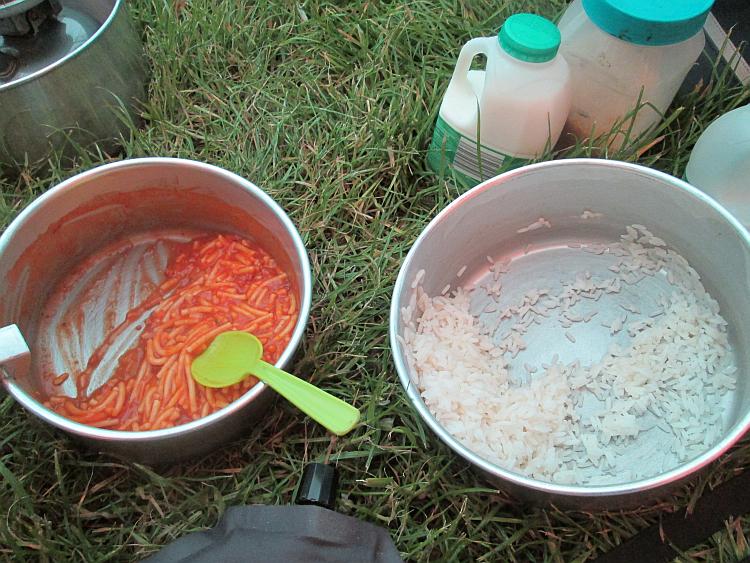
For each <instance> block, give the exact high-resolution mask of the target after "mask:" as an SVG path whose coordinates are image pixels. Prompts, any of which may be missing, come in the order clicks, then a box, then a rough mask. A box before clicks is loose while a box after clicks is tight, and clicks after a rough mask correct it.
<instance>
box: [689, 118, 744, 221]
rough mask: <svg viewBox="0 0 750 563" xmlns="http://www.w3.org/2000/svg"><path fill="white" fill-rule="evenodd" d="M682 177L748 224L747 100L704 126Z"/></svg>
mask: <svg viewBox="0 0 750 563" xmlns="http://www.w3.org/2000/svg"><path fill="white" fill-rule="evenodd" d="M685 178H686V179H687V181H688V182H690V183H691V184H692V185H694V186H695V187H696V188H698V189H700V190H702V191H704V192H705V193H707V194H708V195H710V196H711V197H713V198H714V199H715V200H716V201H718V202H719V203H721V204H722V205H723V206H724V207H726V208H727V210H728V211H729V212H730V213H732V214H733V215H734V216H735V217H736V218H737V219H738V220H739V221H740V223H742V224H743V225H745V226H746V227H748V228H750V104H748V105H746V106H743V107H739V108H737V109H734V110H732V111H730V112H729V113H725V114H724V115H722V116H721V117H719V118H718V119H716V120H715V121H713V122H712V123H711V124H710V125H709V126H708V127H707V128H706V130H705V131H704V132H703V134H702V135H701V136H700V137H699V138H698V142H697V143H695V147H694V148H693V152H692V153H690V160H689V161H688V165H687V168H686V169H685Z"/></svg>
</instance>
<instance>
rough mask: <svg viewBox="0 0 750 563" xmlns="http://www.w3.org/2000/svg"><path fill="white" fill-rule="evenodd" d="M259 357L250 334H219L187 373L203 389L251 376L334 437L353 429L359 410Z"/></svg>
mask: <svg viewBox="0 0 750 563" xmlns="http://www.w3.org/2000/svg"><path fill="white" fill-rule="evenodd" d="M262 356H263V344H262V343H261V341H260V340H258V339H257V338H256V337H255V336H253V335H252V334H249V333H247V332H240V331H228V332H223V333H221V334H220V335H218V336H217V337H216V338H215V339H214V341H213V342H211V344H209V346H208V348H206V351H205V352H203V353H202V354H201V355H200V356H198V357H197V358H195V359H194V360H193V364H192V366H191V370H190V371H191V372H192V374H193V379H195V380H196V381H197V382H198V383H200V384H201V385H205V386H206V387H228V386H229V385H234V384H235V383H239V382H240V381H242V380H243V379H245V378H246V377H247V376H248V375H254V376H255V377H257V378H258V379H260V380H261V381H262V382H263V383H265V384H267V385H268V386H269V387H271V388H272V389H274V390H275V391H276V392H277V393H278V394H279V395H281V396H282V397H284V398H286V399H287V400H288V401H289V402H290V403H292V404H293V405H294V406H296V407H297V408H298V409H300V410H301V411H302V412H304V413H305V414H307V415H308V416H309V417H310V418H312V419H313V420H315V421H317V422H319V423H320V424H322V425H323V426H325V427H326V428H327V429H328V430H330V431H331V432H333V433H334V434H336V435H338V436H343V435H344V434H346V433H347V432H349V431H350V430H351V429H352V428H354V427H355V426H356V424H357V422H358V421H359V411H358V410H357V409H355V408H354V407H353V406H351V405H349V404H347V403H345V402H344V401H342V400H341V399H338V398H336V397H334V396H333V395H331V394H330V393H326V392H325V391H323V390H322V389H318V388H317V387H315V386H314V385H311V384H310V383H308V382H307V381H303V380H302V379H300V378H298V377H295V376H293V375H292V374H290V373H287V372H285V371H283V370H280V369H279V368H277V367H276V366H273V365H271V364H269V363H267V362H264V361H263V360H261V357H262Z"/></svg>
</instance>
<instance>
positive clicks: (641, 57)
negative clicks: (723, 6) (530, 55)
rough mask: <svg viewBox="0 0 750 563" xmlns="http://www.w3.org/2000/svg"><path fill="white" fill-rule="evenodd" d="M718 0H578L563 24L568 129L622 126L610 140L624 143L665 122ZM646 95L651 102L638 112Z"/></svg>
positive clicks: (581, 134) (595, 131) (582, 132)
mask: <svg viewBox="0 0 750 563" xmlns="http://www.w3.org/2000/svg"><path fill="white" fill-rule="evenodd" d="M712 4H713V0H574V1H573V2H572V3H571V4H570V6H568V9H567V10H566V11H565V13H564V14H563V16H562V18H560V22H559V24H558V26H559V28H560V33H561V35H562V45H561V47H560V51H561V52H562V54H563V55H564V56H565V60H567V61H568V64H569V65H570V72H571V76H572V80H573V102H572V106H571V110H570V115H569V116H568V121H567V123H566V127H565V133H566V134H567V133H572V134H573V135H575V136H577V137H578V138H585V137H589V136H592V137H593V136H598V135H600V134H603V133H609V132H610V131H612V130H613V128H614V127H615V125H618V126H619V128H618V131H617V132H616V133H615V134H614V135H613V136H612V137H611V138H610V142H611V144H612V145H614V146H620V145H622V144H623V142H624V141H626V140H633V139H634V138H636V137H637V136H638V135H639V134H641V133H643V132H644V131H646V130H647V129H649V128H650V127H652V126H653V125H655V124H656V123H658V122H659V121H660V120H661V118H662V115H663V114H664V112H665V111H666V109H667V108H668V107H669V105H670V104H671V103H672V100H673V99H674V96H675V94H676V93H677V91H678V89H679V87H680V84H682V81H683V80H684V79H685V76H686V75H687V73H688V71H689V70H690V68H691V66H692V65H693V64H694V63H695V61H696V59H697V58H698V56H699V55H700V53H701V50H702V49H703V46H704V44H705V37H704V34H703V31H702V27H703V24H704V23H705V21H706V16H707V15H708V12H709V10H710V9H711V6H712ZM639 100H640V103H642V104H644V103H648V105H645V106H641V107H640V109H639V111H638V112H637V114H635V116H633V115H632V114H631V112H633V110H635V109H636V108H637V107H638V105H639ZM629 114H631V115H630V116H629ZM633 117H634V119H633Z"/></svg>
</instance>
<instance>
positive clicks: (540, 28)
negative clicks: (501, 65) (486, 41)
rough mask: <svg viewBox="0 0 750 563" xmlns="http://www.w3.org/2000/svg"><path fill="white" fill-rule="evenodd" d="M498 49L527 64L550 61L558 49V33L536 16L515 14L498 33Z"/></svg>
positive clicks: (547, 22) (549, 24)
mask: <svg viewBox="0 0 750 563" xmlns="http://www.w3.org/2000/svg"><path fill="white" fill-rule="evenodd" d="M498 41H499V42H500V47H502V48H503V50H504V51H505V52H506V53H508V54H509V55H510V56H511V57H513V58H515V59H518V60H521V61H526V62H529V63H544V62H547V61H551V60H552V59H554V58H555V55H557V49H558V48H559V47H560V31H559V30H558V29H557V26H556V25H555V24H553V23H552V22H551V21H549V20H548V19H545V18H543V17H542V16H537V15H536V14H515V15H512V16H511V17H509V18H508V19H507V20H505V23H504V24H503V26H502V27H501V28H500V33H498Z"/></svg>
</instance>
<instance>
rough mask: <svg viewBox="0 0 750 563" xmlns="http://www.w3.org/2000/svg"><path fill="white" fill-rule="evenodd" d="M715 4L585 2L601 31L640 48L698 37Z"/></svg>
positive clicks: (709, 0) (705, 0) (706, 0)
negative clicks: (640, 46) (641, 46)
mask: <svg viewBox="0 0 750 563" xmlns="http://www.w3.org/2000/svg"><path fill="white" fill-rule="evenodd" d="M713 3H714V0H583V9H584V10H585V11H586V15H587V16H588V17H589V19H590V20H591V21H592V22H594V23H595V24H596V25H597V26H598V27H599V28H600V29H602V30H603V31H606V32H607V33H609V34H610V35H614V36H615V37H617V38H618V39H622V40H623V41H627V42H628V43H635V44H637V45H671V44H673V43H679V42H680V41H685V40H686V39H690V38H691V37H692V36H693V35H695V34H696V33H698V32H699V31H700V30H701V28H702V27H703V24H704V23H706V17H707V16H708V12H709V10H711V6H712V5H713Z"/></svg>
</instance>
